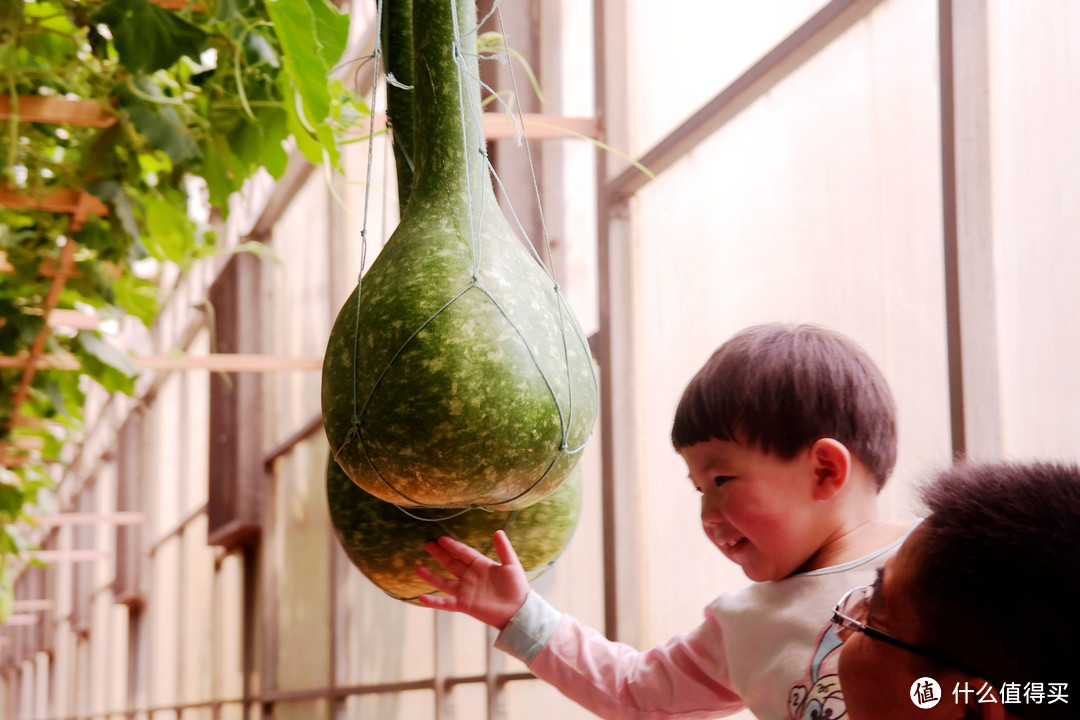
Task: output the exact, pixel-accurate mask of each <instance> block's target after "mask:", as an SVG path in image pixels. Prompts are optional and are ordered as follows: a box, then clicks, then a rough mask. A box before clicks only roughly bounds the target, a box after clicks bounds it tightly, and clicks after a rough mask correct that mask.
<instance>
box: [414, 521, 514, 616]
mask: <svg viewBox="0 0 1080 720" xmlns="http://www.w3.org/2000/svg"><path fill="white" fill-rule="evenodd" d="M494 545H495V553H496V554H497V555H498V556H499V560H500V561H501V563H502V564H499V563H497V562H495V561H494V560H492V559H491V558H489V557H487V556H486V555H482V554H480V553H479V552H477V551H476V550H474V549H472V548H471V547H469V546H468V545H465V544H464V543H460V542H458V541H457V540H454V539H453V538H451V537H446V536H443V537H441V538H439V540H438V542H429V543H427V545H425V546H424V547H425V548H426V549H427V551H428V552H429V553H431V556H432V557H433V558H435V559H436V560H437V561H438V563H439V564H440V565H442V566H443V568H445V569H446V571H447V572H449V573H450V574H451V575H453V576H454V578H457V579H456V580H455V579H454V578H447V577H443V576H442V575H439V574H438V573H436V572H432V571H431V570H429V569H427V568H426V567H424V566H422V565H420V566H418V567H417V568H416V574H417V575H418V576H419V577H420V579H421V580H423V581H424V582H427V583H428V584H430V585H432V586H434V587H435V588H436V589H437V590H440V591H442V592H444V593H446V596H445V597H443V596H441V595H421V596H420V598H419V600H420V603H421V604H422V605H426V606H427V607H430V608H436V609H438V610H454V611H456V612H463V613H465V614H466V615H471V616H472V617H474V618H476V619H477V620H479V621H480V622H482V623H486V624H488V625H491V626H492V627H494V628H498V629H499V630H502V629H503V628H504V627H506V624H507V623H508V622H510V618H512V617H514V614H515V613H517V611H518V610H520V609H521V606H522V605H524V604H525V597H526V596H527V595H528V594H529V581H528V580H527V579H526V578H525V569H524V568H523V567H522V566H521V562H520V561H519V560H518V557H517V553H516V552H514V546H513V545H511V544H510V538H508V537H506V533H504V532H503V531H502V530H499V531H497V532H496V533H495V538H494Z"/></svg>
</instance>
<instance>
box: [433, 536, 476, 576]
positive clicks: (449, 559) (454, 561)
mask: <svg viewBox="0 0 1080 720" xmlns="http://www.w3.org/2000/svg"><path fill="white" fill-rule="evenodd" d="M440 540H442V538H440ZM458 544H460V543H458ZM424 549H425V550H427V551H428V554H429V555H431V557H433V558H435V562H437V563H439V564H440V565H442V566H443V568H444V569H445V570H446V571H447V572H449V573H450V574H451V575H454V576H455V577H461V576H462V575H464V574H465V571H466V570H468V569H469V565H470V564H471V563H465V562H462V561H461V560H459V559H458V556H457V555H455V554H453V553H452V552H451V551H450V550H448V549H447V548H446V547H445V546H444V545H443V543H442V542H429V543H425V544H424Z"/></svg>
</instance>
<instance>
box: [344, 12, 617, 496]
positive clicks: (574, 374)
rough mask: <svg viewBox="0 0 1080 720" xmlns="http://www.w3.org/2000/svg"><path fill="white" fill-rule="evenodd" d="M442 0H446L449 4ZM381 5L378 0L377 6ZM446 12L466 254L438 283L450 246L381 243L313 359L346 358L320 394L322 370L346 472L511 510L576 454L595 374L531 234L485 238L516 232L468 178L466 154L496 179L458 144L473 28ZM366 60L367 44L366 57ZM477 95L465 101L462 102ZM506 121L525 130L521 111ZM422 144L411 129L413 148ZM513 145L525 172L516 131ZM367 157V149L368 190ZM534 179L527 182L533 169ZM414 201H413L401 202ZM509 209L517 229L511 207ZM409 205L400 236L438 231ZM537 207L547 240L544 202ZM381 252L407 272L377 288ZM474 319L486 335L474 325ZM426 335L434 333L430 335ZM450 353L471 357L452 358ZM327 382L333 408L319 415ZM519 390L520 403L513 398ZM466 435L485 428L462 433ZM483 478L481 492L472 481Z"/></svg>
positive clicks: (370, 483)
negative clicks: (430, 297) (342, 327)
mask: <svg viewBox="0 0 1080 720" xmlns="http://www.w3.org/2000/svg"><path fill="white" fill-rule="evenodd" d="M444 1H445V2H447V3H449V4H450V5H451V6H453V5H454V0H444ZM382 6H383V3H382V2H380V3H379V13H380V16H381V13H382V11H383V10H382ZM451 14H452V16H453V18H454V22H453V32H454V37H453V41H452V47H451V52H450V54H451V56H452V58H453V61H454V64H455V66H456V70H457V91H458V94H459V96H460V97H461V98H463V101H462V103H461V108H460V109H461V128H462V137H461V146H462V148H461V157H462V159H463V162H464V165H465V174H466V178H467V179H469V180H470V181H468V182H466V183H465V189H466V196H465V197H464V198H463V202H462V203H461V204H462V205H463V207H464V208H465V211H466V212H465V213H463V214H459V215H458V216H456V217H458V218H459V220H460V221H461V223H460V224H461V225H463V226H464V227H454V230H455V231H457V235H456V236H455V235H453V233H451V234H450V236H451V238H453V237H458V238H462V239H464V240H465V244H466V245H467V255H463V256H461V257H458V258H456V265H455V263H454V262H451V261H446V262H447V263H448V264H449V265H452V266H454V267H452V268H451V269H452V270H453V271H454V272H455V273H456V276H455V277H452V278H449V279H448V278H446V277H444V275H445V273H441V272H440V271H438V270H436V271H432V268H435V267H436V266H437V265H438V263H437V262H436V261H441V259H442V256H443V255H445V254H447V253H449V252H450V250H452V249H454V248H452V247H451V246H452V245H453V242H451V243H450V245H448V246H447V247H448V248H450V249H447V248H442V249H440V248H439V247H437V246H435V247H425V246H424V242H423V241H411V239H410V242H409V243H406V242H405V241H402V242H397V243H395V238H392V239H391V241H390V243H388V245H387V246H386V248H384V249H383V252H382V253H381V254H380V256H379V258H378V259H377V260H376V263H375V265H373V266H372V268H371V271H370V272H369V273H368V274H367V275H364V274H363V271H361V277H360V278H359V279H358V282H357V287H356V290H355V291H354V293H353V296H352V297H351V298H350V300H349V302H347V303H346V305H345V307H344V308H343V310H342V313H341V314H340V315H339V319H338V323H342V322H346V323H347V322H349V321H351V322H352V327H351V336H350V335H345V337H346V340H351V347H348V345H349V343H348V342H344V343H342V342H338V343H337V344H336V345H335V340H334V337H335V336H337V337H339V338H340V337H341V336H342V335H343V334H344V333H343V332H342V331H339V329H338V327H337V325H335V330H334V333H332V338H331V344H330V345H329V346H328V350H327V360H326V362H327V364H328V365H333V364H335V363H336V364H337V365H341V364H342V363H343V362H345V358H346V357H348V360H347V362H349V363H351V372H350V373H349V374H350V375H351V383H350V385H351V387H350V388H349V389H350V390H351V396H349V394H345V396H344V397H343V396H342V393H343V389H342V388H341V387H338V388H337V389H336V390H333V389H329V390H328V388H327V380H326V378H327V376H326V374H325V373H324V391H323V392H324V415H328V417H327V434H328V437H329V438H330V441H331V445H332V450H333V456H334V458H335V459H336V460H337V461H338V463H339V464H340V465H341V466H342V467H343V468H345V470H346V472H347V473H348V475H349V476H350V477H351V478H352V480H353V481H354V482H356V483H357V484H358V485H360V486H361V487H363V488H364V489H366V490H368V491H369V492H371V493H373V494H374V495H376V496H377V497H380V498H381V499H383V500H386V501H388V502H391V503H394V504H396V505H400V506H402V507H425V506H429V507H460V508H473V507H488V508H516V507H524V506H527V505H528V504H531V503H533V502H535V501H537V500H539V499H541V498H543V497H545V496H546V495H548V494H549V493H551V492H553V491H554V490H555V489H556V488H557V487H558V486H559V483H561V482H562V480H563V479H564V478H565V477H566V476H567V475H568V474H569V472H570V470H571V469H572V468H573V467H574V465H575V464H576V462H577V459H578V457H579V455H580V453H581V451H582V449H583V448H584V447H585V444H586V443H587V442H588V439H589V436H590V435H591V431H592V425H593V422H594V419H595V414H596V404H597V391H596V380H595V376H594V375H593V369H592V364H591V359H590V357H589V349H588V343H587V341H586V340H585V338H584V335H583V333H582V331H581V329H580V327H579V326H578V324H577V322H576V320H575V319H574V317H573V313H572V312H571V310H570V308H569V306H568V304H567V302H566V299H565V297H564V296H563V295H562V292H561V290H560V288H559V285H558V283H557V281H556V280H555V278H554V276H553V274H552V272H551V271H550V270H549V269H548V268H547V267H546V266H545V265H544V264H543V262H542V258H541V257H540V255H539V253H537V251H536V250H535V248H534V245H533V244H532V243H531V242H526V243H525V244H522V243H521V242H520V241H519V240H517V238H516V237H513V238H512V242H513V247H507V246H506V244H505V242H504V241H502V240H499V242H498V243H496V242H495V241H494V240H493V239H492V238H495V237H497V236H499V233H500V232H501V233H502V235H507V234H509V235H510V236H512V235H513V234H512V232H510V233H507V232H505V231H509V227H508V226H507V223H506V220H505V218H504V216H503V215H502V212H501V211H500V209H499V207H498V205H497V203H496V201H495V198H494V194H493V193H492V192H491V188H490V181H488V180H487V179H486V177H485V179H484V180H483V181H482V183H481V184H479V185H476V184H475V183H474V182H471V178H473V177H474V176H475V173H476V168H475V167H474V166H470V163H472V164H475V163H476V162H477V161H478V159H479V162H481V163H482V164H483V170H484V171H485V172H484V173H483V175H484V176H486V174H487V172H490V173H491V176H492V177H493V178H494V180H495V182H496V184H498V185H499V186H500V188H501V182H500V181H499V178H498V175H497V174H496V173H495V172H494V168H493V167H492V166H491V163H490V161H489V160H488V157H487V154H486V151H485V148H484V145H483V143H482V142H481V143H476V144H477V145H478V146H479V147H478V148H475V149H478V150H479V153H477V154H476V155H475V156H474V155H473V152H472V151H471V148H470V142H471V140H470V138H471V137H482V122H481V120H482V118H481V117H480V112H479V102H478V100H479V85H480V80H479V77H478V71H477V69H476V68H477V66H476V61H475V53H472V56H471V57H472V60H471V62H470V55H469V54H467V53H466V52H465V51H464V50H463V38H464V41H469V42H472V43H475V37H476V32H477V29H476V28H473V29H472V30H469V31H466V32H462V28H461V27H460V25H459V22H458V15H457V13H456V12H454V13H451ZM379 22H380V23H381V22H382V20H381V17H380V19H379ZM477 27H479V25H478V26H477ZM378 56H379V47H378V43H377V45H376V60H377V59H378ZM377 64H378V63H377V62H376V65H377ZM511 68H512V65H511ZM511 78H513V72H512V70H511ZM515 93H516V82H515ZM474 95H475V99H476V102H469V101H467V100H468V98H470V97H472V96H474ZM372 109H373V111H374V107H373V108H372ZM515 125H516V127H518V128H519V132H521V133H522V134H524V129H523V125H522V124H521V122H520V118H519V117H516V118H515ZM421 141H422V138H419V137H418V138H417V143H420V142H421ZM524 152H525V153H526V156H527V157H528V158H529V164H530V167H532V159H531V155H530V154H529V150H528V144H527V141H526V143H525V151H524ZM371 159H372V156H371V152H370V149H369V157H368V179H369V182H368V185H367V186H368V188H370V173H371V165H372V162H371ZM533 182H534V187H535V174H534V175H533ZM483 183H488V184H487V185H484V184H483ZM421 201H422V199H421V200H418V199H417V198H416V197H415V196H414V197H413V198H412V200H410V208H412V204H413V203H419V202H421ZM367 206H368V197H367V196H365V210H364V223H365V227H364V229H363V231H362V233H361V238H362V242H363V243H364V244H365V250H364V253H363V254H365V255H366V243H367V229H366V223H367ZM510 214H511V216H512V217H513V219H514V221H515V224H516V225H517V227H518V230H519V231H520V232H521V234H522V235H525V236H526V239H527V233H525V231H524V228H522V227H521V223H520V222H519V221H518V219H517V215H516V213H514V212H513V209H512V207H511V209H510ZM420 215H421V213H420V212H419V211H414V212H411V214H410V212H409V211H406V213H405V214H404V216H403V220H402V225H401V226H399V229H398V231H395V236H397V235H398V233H399V232H400V233H402V234H403V236H404V234H405V233H406V230H404V229H403V228H404V226H405V225H406V223H407V222H408V221H412V225H415V226H417V227H422V229H423V232H422V233H420V234H421V235H423V234H424V232H428V231H431V234H432V235H437V232H435V230H437V228H436V229H432V228H431V227H429V226H425V225H424V220H427V218H423V219H420V220H418V219H416V218H418V217H419V216H420ZM540 218H541V228H542V229H543V235H544V238H543V240H544V245H545V246H547V245H548V242H547V232H546V228H545V227H544V223H543V213H542V210H541V212H540ZM431 224H438V220H434V221H431V222H429V223H428V225H431ZM502 226H507V227H505V228H503V227H502ZM410 227H411V226H410ZM499 237H501V236H499ZM526 247H527V248H528V249H529V252H526V251H525V250H524V248H526ZM398 248H404V249H402V250H399V249H398ZM458 249H459V248H458ZM548 255H549V257H550V250H549V251H548ZM522 259H524V261H525V262H526V263H527V264H528V267H525V266H524V265H523V264H522V262H523V261H522ZM394 263H396V264H397V265H396V267H397V268H398V273H397V276H398V277H400V276H401V274H402V270H404V280H399V281H397V282H396V283H389V284H396V285H398V286H397V287H382V286H381V285H380V282H381V281H380V278H381V277H382V276H383V275H386V274H387V273H386V272H382V273H380V270H381V269H382V268H385V267H387V266H394ZM410 283H415V285H416V286H415V287H410V286H409V284H410ZM430 285H437V286H438V289H437V291H436V293H435V296H436V297H435V300H434V301H429V302H412V300H410V299H409V296H410V294H412V295H417V296H418V295H420V294H422V293H423V292H424V291H426V290H427V289H429V288H428V286H430ZM394 292H396V293H397V295H396V296H393V295H391V296H390V299H389V300H385V299H384V300H383V302H382V303H381V305H380V304H379V299H380V297H382V296H383V295H386V294H387V293H394ZM440 292H441V295H440ZM371 298H375V299H374V300H372V299H371ZM369 300H370V301H369ZM365 303H366V306H365ZM372 307H378V308H380V309H379V310H378V311H375V310H372ZM384 311H385V312H384ZM477 323H481V324H484V327H485V328H486V330H485V331H484V332H478V331H477V330H476V328H475V327H474V326H475V325H476V324H477ZM435 335H438V337H439V342H438V343H434V341H432V340H431V338H432V337H434V336H435ZM493 338H494V339H496V340H498V341H499V342H493V341H492V339H493ZM377 345H381V347H376V346H377ZM429 345H431V346H430V347H429ZM499 354H504V355H517V356H518V357H516V358H512V359H513V360H515V361H514V362H508V363H506V362H504V363H503V365H499V362H497V361H498V360H503V359H504V358H495V360H492V357H491V356H498V355H499ZM463 363H464V364H469V363H472V364H473V366H472V367H469V368H466V369H462V367H461V365H462V364H463ZM447 365H449V366H453V367H451V370H454V371H456V372H457V374H456V375H455V374H453V373H450V372H448V373H446V378H445V384H443V385H441V386H440V383H443V382H444V379H443V378H441V377H440V376H439V373H440V372H442V371H443V370H445V369H446V366H447ZM504 365H505V367H504ZM433 377H434V380H433V379H432V378H433ZM462 378H475V379H476V383H475V385H476V386H475V387H474V388H466V389H465V391H464V392H462V391H461V388H460V387H452V386H453V385H455V383H456V384H457V385H461V384H462V382H463V380H462ZM423 382H428V384H429V385H434V386H438V389H439V392H434V393H429V394H421V393H417V392H415V387H410V386H414V385H415V384H418V383H423ZM515 383H516V385H515ZM504 386H505V387H504ZM525 386H531V387H529V388H528V390H529V392H525V391H521V392H520V393H519V394H518V395H515V392H516V391H517V390H518V389H520V387H525ZM493 390H496V391H499V392H500V393H501V394H500V395H499V403H501V405H500V404H498V403H496V406H495V407H494V408H493V409H492V408H488V407H486V404H487V403H490V402H492V398H493V397H495V394H494V392H493ZM444 391H445V392H444ZM328 393H330V394H331V396H332V397H331V401H330V404H331V405H332V406H333V407H334V410H335V412H333V413H329V414H328V413H327V412H326V407H327V399H326V398H327V395H328ZM429 395H430V397H429ZM519 397H520V398H524V399H522V400H520V402H519V401H518V398H519ZM537 398H541V400H537ZM343 404H348V405H349V408H348V409H349V411H350V412H349V413H348V415H349V416H348V419H347V423H343V422H342V420H341V418H342V417H344V415H345V413H344V412H343V410H344V408H343ZM540 405H544V406H545V407H540ZM533 406H537V407H533ZM530 413H531V414H530ZM545 414H546V415H547V416H549V417H546V416H545ZM330 415H335V416H336V417H337V419H336V420H335V419H334V418H332V417H330ZM440 418H442V420H441V421H440ZM518 420H520V422H518ZM515 422H517V423H518V426H515ZM455 423H457V427H455ZM477 426H481V427H477ZM477 437H481V438H486V439H485V440H484V441H482V442H474V441H473V439H474V438H477ZM492 439H494V440H492ZM500 442H501V443H502V445H500V444H499V443H500ZM395 455H396V457H395ZM390 466H394V467H393V472H391V471H390V469H389V468H390ZM402 466H404V467H405V470H404V471H402V470H401V467H402ZM481 486H482V487H483V488H493V490H492V491H490V492H489V491H486V490H484V489H480V490H478V489H477V488H478V487H481ZM433 488H437V490H435V489H433Z"/></svg>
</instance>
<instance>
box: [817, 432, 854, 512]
mask: <svg viewBox="0 0 1080 720" xmlns="http://www.w3.org/2000/svg"><path fill="white" fill-rule="evenodd" d="M810 464H811V468H812V471H813V473H814V490H813V493H814V499H815V500H830V499H832V498H833V496H835V495H836V494H837V493H838V492H840V489H841V488H843V487H844V484H845V483H846V482H847V481H848V478H849V477H850V475H851V451H849V450H848V449H847V446H846V445H844V443H842V442H840V441H839V440H834V439H833V438H821V439H820V440H817V441H816V442H815V443H814V444H813V445H811V446H810Z"/></svg>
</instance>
